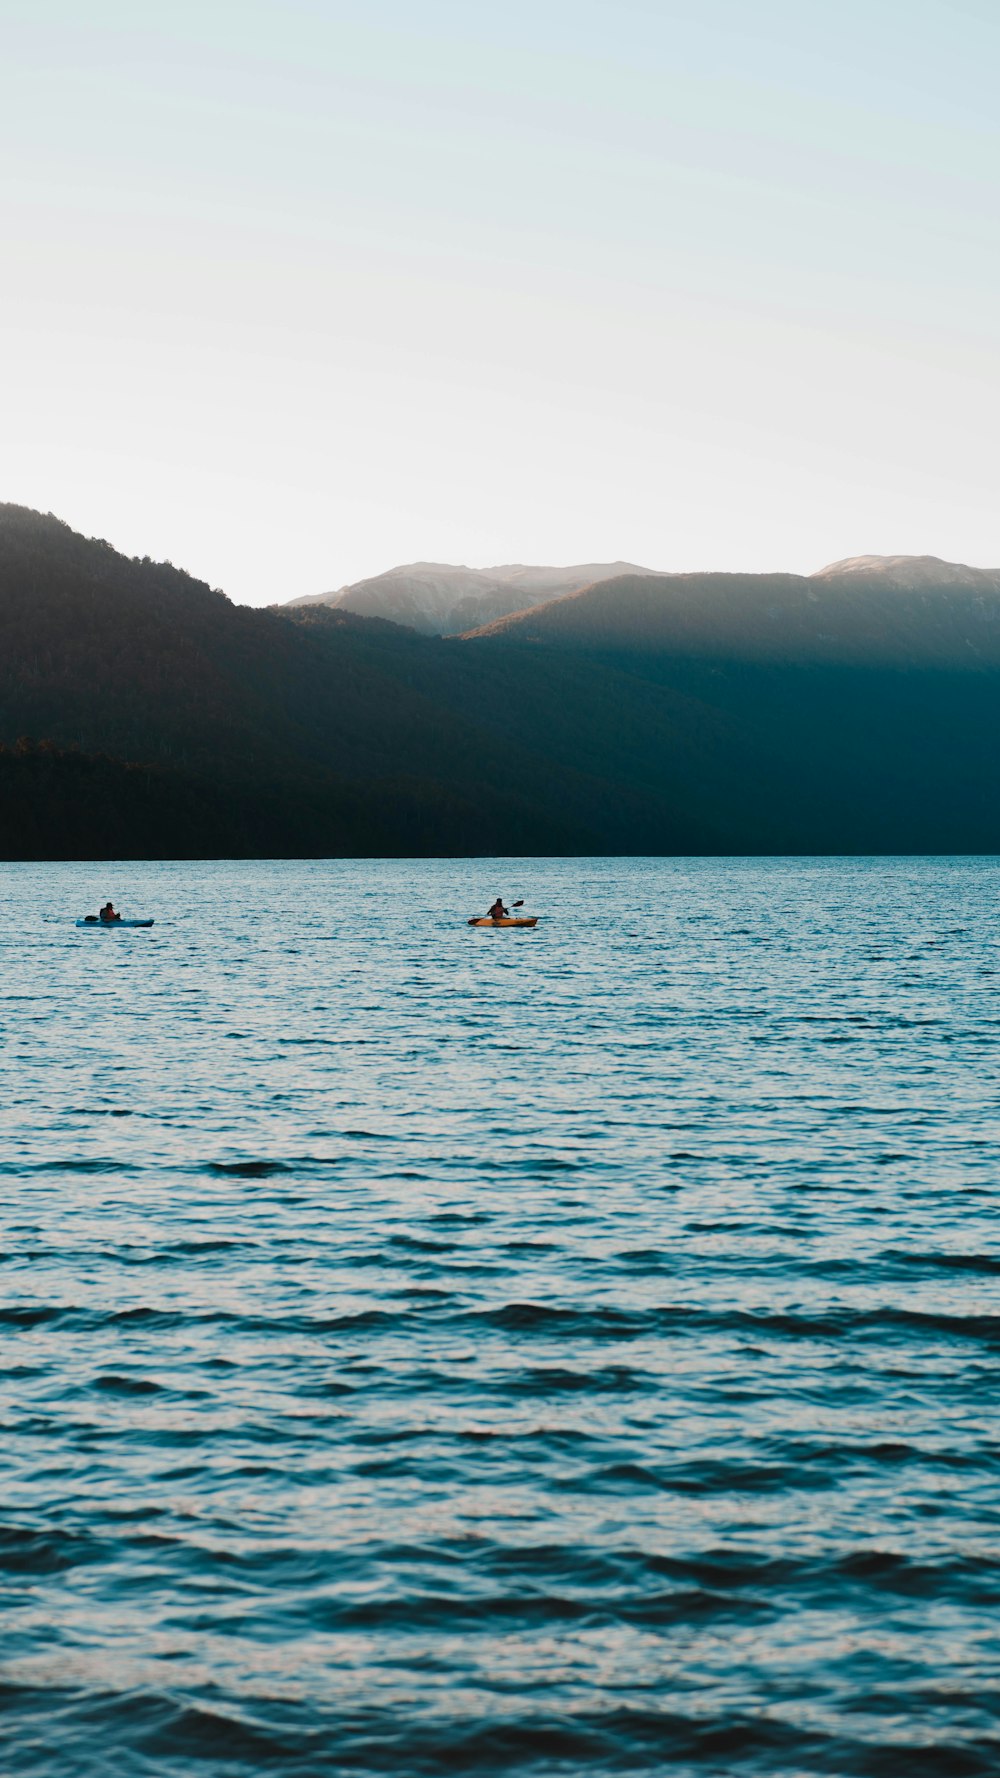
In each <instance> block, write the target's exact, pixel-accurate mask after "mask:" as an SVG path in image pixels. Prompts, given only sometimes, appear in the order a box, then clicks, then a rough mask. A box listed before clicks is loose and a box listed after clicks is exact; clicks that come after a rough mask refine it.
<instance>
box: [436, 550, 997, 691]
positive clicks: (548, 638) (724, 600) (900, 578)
mask: <svg viewBox="0 0 1000 1778" xmlns="http://www.w3.org/2000/svg"><path fill="white" fill-rule="evenodd" d="M465 640H466V641H469V642H483V641H492V642H499V641H502V642H505V643H508V644H514V645H520V646H523V645H525V644H535V645H546V646H548V647H553V648H562V649H565V648H572V649H585V650H588V651H590V652H595V651H597V652H604V653H606V654H612V655H619V654H622V653H625V654H642V655H656V656H663V657H674V658H678V659H703V660H708V659H720V660H722V659H725V660H729V661H736V660H742V661H757V662H775V663H777V662H785V663H792V662H799V663H802V664H805V663H809V662H812V663H816V664H830V665H832V664H835V663H840V664H842V665H846V664H855V665H858V666H861V665H867V666H894V667H915V666H927V667H929V666H936V667H948V668H954V667H958V668H975V667H977V666H981V665H985V664H989V665H1000V570H996V569H988V568H968V567H965V566H964V565H963V564H961V563H953V562H938V561H937V560H936V559H935V558H934V557H926V556H922V557H921V556H918V557H910V556H889V557H881V556H855V557H852V558H850V559H848V560H847V561H843V562H834V563H831V564H830V566H829V567H826V568H822V569H820V570H819V571H818V572H817V573H816V574H812V575H798V574H712V573H701V574H646V575H643V576H642V577H636V576H632V575H622V576H619V577H618V578H616V579H614V580H605V581H600V582H598V583H597V584H596V585H593V586H589V587H584V588H581V589H580V590H578V591H575V592H572V593H567V594H564V595H563V596H562V597H561V598H558V599H554V600H551V601H549V603H548V604H545V605H539V606H536V607H535V608H534V609H532V610H530V611H521V612H515V613H513V614H510V615H508V616H507V617H503V618H500V619H497V620H496V621H494V622H493V623H491V624H486V625H481V626H479V628H478V629H476V630H470V631H467V632H466V633H465Z"/></svg>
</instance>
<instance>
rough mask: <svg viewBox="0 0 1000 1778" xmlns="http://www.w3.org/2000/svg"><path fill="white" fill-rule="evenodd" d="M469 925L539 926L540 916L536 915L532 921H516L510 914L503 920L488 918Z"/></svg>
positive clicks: (472, 921)
mask: <svg viewBox="0 0 1000 1778" xmlns="http://www.w3.org/2000/svg"><path fill="white" fill-rule="evenodd" d="M469 925H470V926H537V925H538V915H537V914H536V915H534V917H533V918H532V919H530V920H516V919H512V918H511V916H510V915H509V914H507V915H505V917H504V918H503V919H502V920H491V919H489V918H488V917H487V918H486V919H484V920H470V921H469Z"/></svg>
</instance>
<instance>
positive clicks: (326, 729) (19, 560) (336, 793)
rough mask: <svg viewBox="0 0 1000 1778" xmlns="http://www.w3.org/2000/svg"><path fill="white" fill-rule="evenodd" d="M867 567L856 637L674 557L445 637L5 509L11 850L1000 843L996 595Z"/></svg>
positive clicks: (53, 853)
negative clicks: (216, 576)
mask: <svg viewBox="0 0 1000 1778" xmlns="http://www.w3.org/2000/svg"><path fill="white" fill-rule="evenodd" d="M833 578H834V579H835V578H836V576H835V575H834V576H833ZM843 578H849V579H850V583H851V589H853V590H851V591H850V593H849V597H848V600H847V604H846V605H844V604H843V603H842V606H841V607H840V608H839V609H840V610H841V612H843V611H845V610H847V609H848V606H849V607H850V609H851V610H853V611H855V612H856V615H857V619H858V624H857V626H856V628H855V630H854V631H853V632H852V631H850V626H849V625H847V622H846V618H844V617H843V616H841V620H840V622H841V627H840V629H839V631H838V630H837V629H836V627H835V626H834V627H833V628H832V629H831V628H830V627H829V626H830V625H831V624H832V623H833V619H832V617H831V616H830V609H831V608H830V605H829V603H824V600H826V601H829V600H831V599H833V598H834V597H836V598H837V599H841V600H842V601H843V596H844V587H843V586H835V587H829V586H825V587H819V586H818V581H819V579H820V577H814V578H813V580H807V581H804V582H803V581H801V580H800V578H799V577H796V576H767V577H751V576H742V577H740V576H733V577H720V576H705V577H694V576H684V577H662V576H658V577H655V578H654V579H649V578H647V577H643V578H642V579H641V580H640V579H635V580H633V579H631V578H629V577H625V578H624V579H619V580H617V581H614V582H610V583H605V584H603V585H601V586H598V587H596V588H593V589H591V590H590V591H588V592H585V593H581V594H578V595H576V596H574V597H572V598H570V599H559V600H556V601H555V602H553V603H552V604H550V605H548V606H547V607H544V608H543V609H542V610H541V611H538V612H533V613H530V614H528V616H529V617H530V620H531V621H530V623H529V622H528V621H527V619H525V620H523V621H522V620H514V621H510V622H508V623H506V624H502V625H499V626H494V627H493V628H492V629H491V630H490V631H489V632H487V633H483V634H478V635H475V636H473V637H471V638H469V639H466V640H459V639H449V640H442V639H440V638H437V637H429V636H421V635H418V634H417V633H415V632H414V631H412V630H409V629H405V628H402V627H400V626H398V625H395V624H392V623H388V622H384V621H379V620H375V619H368V618H362V617H359V616H357V615H354V614H352V613H350V612H348V611H344V610H331V609H329V608H327V607H324V606H322V605H312V606H299V607H295V608H288V607H285V608H282V609H281V610H275V609H273V608H272V609H271V610H269V611H257V610H249V609H246V608H243V607H239V606H234V605H233V604H231V603H230V601H229V600H228V599H226V598H225V597H224V596H223V595H222V594H221V593H219V592H216V591H213V590H212V589H211V588H210V587H208V586H206V585H205V584H204V583H202V582H200V581H197V580H195V579H193V578H191V577H190V576H189V575H186V574H183V573H182V572H181V571H180V570H178V569H175V568H173V567H171V566H170V565H169V564H163V563H153V562H150V561H148V560H142V561H136V560H128V559H127V558H125V557H122V556H121V555H119V554H117V552H115V551H114V550H113V549H111V548H110V546H109V545H107V544H106V543H102V542H98V541H94V540H88V539H85V538H83V537H80V536H79V535H77V534H76V533H74V532H72V531H71V530H70V529H69V528H68V527H67V526H66V525H63V524H61V523H60V521H58V520H57V519H54V518H52V517H51V516H43V515H41V514H38V513H33V512H30V511H27V510H26V509H24V508H20V507H11V506H7V507H0V749H2V751H0V855H2V856H4V857H7V858H17V857H85V856H90V857H104V856H111V855H114V854H117V855H126V854H130V855H134V856H189V857H190V856H198V855H217V856H230V855H257V854H263V855H268V854H270V855H278V856H282V855H284V856H289V855H299V856H327V855H329V856H334V855H341V856H345V855H346V856H351V855H354V856H357V855H380V854H395V855H404V856H405V855H409V854H426V853H451V854H459V855H473V854H490V853H505V852H506V853H529V854H530V853H532V852H537V853H569V854H573V853H600V852H618V853H629V852H640V853H641V852H652V853H656V852H668V853H669V852H683V853H690V852H700V851H708V852H733V853H741V852H754V851H757V852H768V851H779V852H780V851H785V852H789V851H791V852H794V851H816V852H823V851H835V852H850V851H882V850H885V851H962V850H971V851H1000V661H998V653H1000V651H998V649H997V648H996V646H995V644H994V642H993V641H991V638H993V637H994V636H995V631H994V628H993V625H994V622H995V617H994V610H995V602H996V601H995V596H994V594H993V593H992V592H991V590H990V589H989V588H988V587H985V586H980V587H979V588H978V589H973V590H972V591H971V592H970V591H969V590H968V589H967V588H966V590H965V591H963V589H962V586H960V587H958V588H957V589H956V588H955V587H952V588H951V590H950V591H949V593H948V595H947V596H948V598H949V599H950V600H951V601H952V604H951V606H950V607H949V609H948V610H947V611H943V610H942V609H939V608H940V607H941V605H942V598H941V591H940V589H935V588H934V587H930V588H928V587H927V586H926V585H923V586H922V587H920V588H918V589H917V591H916V592H913V589H910V590H909V591H908V590H907V588H906V587H905V586H903V587H900V586H899V585H898V584H895V583H894V584H893V585H892V587H891V588H890V587H889V586H888V585H886V586H884V587H883V588H882V592H881V595H880V598H881V603H879V601H878V600H876V601H875V603H874V604H873V605H870V604H869V603H868V602H867V599H868V596H867V594H865V595H862V594H861V593H859V592H858V591H857V588H858V587H859V586H860V585H861V583H862V582H863V581H864V579H865V577H864V575H861V576H860V579H859V577H858V575H857V574H856V573H855V572H854V571H852V572H851V574H850V575H849V576H844V577H843ZM868 578H869V581H870V579H871V576H870V573H869V576H868ZM679 581H683V582H684V583H685V584H684V586H683V588H681V589H680V591H681V593H682V595H683V597H680V598H679V594H678V584H677V583H678V582H679ZM696 581H698V582H699V583H700V585H699V586H695V585H694V584H693V583H694V582H696ZM734 581H739V582H741V583H746V582H753V585H752V586H751V587H749V588H748V587H747V586H746V585H745V584H741V585H740V586H739V587H734V586H733V585H732V584H731V583H732V582H734ZM765 582H766V585H765V584H763V583H765ZM708 583H712V584H708ZM788 583H791V584H790V585H789V584H788ZM963 585H964V583H963ZM803 588H805V589H808V591H806V592H804V591H803ZM813 593H816V594H817V597H816V598H813V597H812V594H813ZM911 595H912V599H914V600H917V601H918V602H917V603H912V602H911V604H910V605H909V606H907V605H906V600H907V599H911ZM890 598H892V599H896V600H897V609H896V611H895V612H892V611H890V610H889V601H890ZM852 600H853V601H854V603H853V604H851V601H852ZM919 600H924V601H929V603H925V605H923V606H921V605H920V604H919ZM956 600H958V601H959V602H960V601H961V600H964V601H965V604H964V605H962V607H961V611H959V604H957V603H955V601H956ZM977 600H978V601H979V603H977ZM810 611H811V612H812V613H813V614H814V617H813V622H812V628H810V623H809V621H808V613H809V612H810ZM566 612H570V613H571V615H572V622H569V620H568V619H567V618H566V616H565V615H564V614H565V613H566ZM907 612H908V613H909V615H906V614H907ZM679 613H680V614H681V615H682V616H683V619H684V622H683V624H681V623H680V621H679V616H678V614H679ZM887 613H888V615H887ZM553 614H555V615H554V616H553ZM956 614H958V615H957V616H956ZM834 615H836V614H834ZM890 618H892V622H893V623H894V624H895V626H896V627H895V629H894V630H891V636H890V640H891V643H892V646H891V647H887V646H886V637H887V636H889V635H890V629H891V625H890V623H889V620H890ZM581 619H582V621H581ZM793 619H794V621H793ZM866 625H867V629H865V626H866ZM907 625H909V629H907ZM685 626H686V628H685ZM796 626H797V627H796ZM921 626H922V628H921ZM977 626H978V627H977ZM918 630H919V635H918V633H917V632H918ZM831 636H833V638H834V642H833V644H832V645H831V642H830V637H831ZM762 638H764V639H767V638H770V641H769V643H768V645H767V646H762ZM866 638H867V640H866ZM901 640H902V643H903V644H904V645H903V646H900V641H901ZM848 641H849V642H850V646H848V645H847V644H848ZM19 743H20V744H19Z"/></svg>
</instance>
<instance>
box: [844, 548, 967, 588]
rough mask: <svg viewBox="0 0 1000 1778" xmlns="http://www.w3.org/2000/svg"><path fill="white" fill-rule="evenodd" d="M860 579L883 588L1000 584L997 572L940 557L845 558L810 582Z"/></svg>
mask: <svg viewBox="0 0 1000 1778" xmlns="http://www.w3.org/2000/svg"><path fill="white" fill-rule="evenodd" d="M848 578H863V579H865V580H878V581H881V582H882V584H883V585H887V586H900V587H909V588H913V589H916V588H918V587H931V586H937V587H942V586H966V587H967V586H973V585H978V584H983V583H986V584H989V585H991V586H995V585H998V584H1000V570H997V569H995V568H971V567H969V566H968V564H967V563H965V562H945V561H943V560H942V559H941V557H940V556H846V557H845V558H844V560H843V561H842V562H830V563H829V564H828V565H827V567H825V568H819V569H817V571H816V573H815V574H813V575H811V576H810V579H812V580H840V579H848Z"/></svg>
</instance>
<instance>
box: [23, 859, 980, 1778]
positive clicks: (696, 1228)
mask: <svg viewBox="0 0 1000 1778" xmlns="http://www.w3.org/2000/svg"><path fill="white" fill-rule="evenodd" d="M998 892H1000V862H998V861H997V860H994V859H971V858H970V859H965V858H963V859H859V860H842V859H815V860H810V859H774V860H761V859H753V860H739V859H737V860H718V859H713V860H697V859H696V860H673V859H662V860H661V859H582V860H578V859H571V860H509V859H508V860H498V861H483V860H474V861H471V862H470V861H461V860H458V861H456V860H445V861H431V862H428V861H426V860H422V861H417V862H408V861H392V862H388V863H386V862H378V861H374V862H372V861H368V862H361V863H358V862H346V863H345V862H339V861H338V862H332V863H325V862H323V863H316V862H309V863H295V862H292V863H280V862H266V861H265V862H259V863H257V862H255V863H239V862H238V863H208V864H196V865H188V864H114V865H107V866H105V865H93V864H85V865H67V864H59V865H42V864H37V865H17V866H4V867H2V871H0V950H2V970H0V1001H2V1005H0V1018H2V1039H3V1049H4V1057H5V1068H4V1088H3V1102H2V1124H0V1130H2V1138H3V1140H2V1149H0V1171H2V1175H3V1178H2V1204H3V1212H4V1242H3V1268H2V1272H0V1277H2V1281H3V1292H2V1306H0V1332H2V1365H3V1406H2V1425H3V1440H2V1445H0V1585H2V1592H3V1603H4V1606H5V1612H4V1622H5V1633H4V1637H3V1645H2V1664H0V1688H2V1690H0V1705H2V1711H0V1755H2V1761H0V1763H2V1765H3V1769H4V1771H5V1772H6V1773H10V1774H31V1775H32V1778H91V1775H93V1778H109V1775H112V1778H133V1775H136V1778H138V1775H140V1774H141V1775H143V1778H249V1775H250V1774H252V1773H257V1772H266V1773H268V1774H273V1773H279V1774H288V1775H294V1778H330V1775H332V1774H338V1775H339V1774H343V1775H345V1778H352V1775H355V1774H357V1775H361V1774H369V1773H389V1772H392V1773H395V1774H401V1775H402V1778H422V1775H424V1774H427V1775H436V1774H444V1773H450V1774H456V1773H457V1774H464V1773H469V1772H480V1771H482V1772H489V1773H495V1774H507V1773H510V1774H514V1773H517V1774H519V1775H520V1774H543V1773H544V1774H587V1775H588V1778H590V1775H596V1774H605V1773H607V1774H611V1773H648V1774H650V1775H652V1774H654V1773H662V1772H663V1771H664V1770H669V1772H670V1773H671V1774H672V1778H686V1775H690V1778H694V1775H695V1774H698V1775H702V1774H715V1775H718V1778H723V1775H725V1778H743V1775H744V1774H751V1773H752V1774H755V1775H759V1774H767V1775H776V1774H781V1775H784V1778H799V1775H801V1774H812V1773H827V1774H829V1773H833V1774H844V1775H850V1778H893V1775H895V1774H899V1775H900V1778H914V1775H920V1778H922V1775H924V1774H926V1775H928V1778H930V1775H932V1774H933V1775H934V1778H978V1775H979V1774H994V1775H995V1774H996V1773H997V1772H1000V1727H998V1714H1000V1640H998V1637H997V1632H996V1612H997V1605H998V1603H1000V1458H998V1445H997V1433H996V1403H997V1387H998V1369H997V1356H998V1347H1000V1301H998V1282H1000V1238H998V1223H997V1209H998V1204H1000V1002H998V983H1000V975H998V970H1000V933H998V924H997V917H996V906H997V897H998ZM497 894H502V895H503V896H504V898H505V899H506V900H507V901H508V902H510V901H511V900H513V899H514V898H520V897H524V898H525V900H526V903H527V907H526V910H525V911H528V912H532V913H537V914H538V915H539V916H540V920H539V925H538V927H537V929H536V930H535V931H531V932H517V931H513V932H510V931H492V930H488V931H478V930H470V929H469V928H468V927H467V925H466V919H467V916H469V915H471V914H476V913H481V912H484V911H485V909H486V908H487V907H488V906H489V904H490V903H491V902H492V900H493V899H494V897H495V896H496V895H497ZM108 896H111V897H112V898H113V899H114V901H115V903H116V905H120V906H122V907H123V908H124V910H125V911H126V912H127V913H132V914H139V915H150V916H153V917H155V920H156V925H155V926H154V927H153V929H152V930H151V931H146V932H143V931H136V932H125V931H121V932H100V931H97V932H93V931H91V932H87V931H79V930H77V929H76V928H75V926H74V924H73V921H74V919H75V918H76V917H77V916H78V915H80V914H82V913H85V912H91V911H96V909H97V907H98V905H99V904H100V903H101V902H103V901H105V900H106V899H107V898H108Z"/></svg>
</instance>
